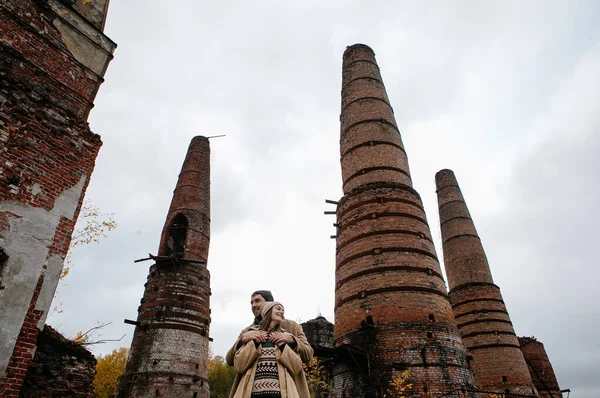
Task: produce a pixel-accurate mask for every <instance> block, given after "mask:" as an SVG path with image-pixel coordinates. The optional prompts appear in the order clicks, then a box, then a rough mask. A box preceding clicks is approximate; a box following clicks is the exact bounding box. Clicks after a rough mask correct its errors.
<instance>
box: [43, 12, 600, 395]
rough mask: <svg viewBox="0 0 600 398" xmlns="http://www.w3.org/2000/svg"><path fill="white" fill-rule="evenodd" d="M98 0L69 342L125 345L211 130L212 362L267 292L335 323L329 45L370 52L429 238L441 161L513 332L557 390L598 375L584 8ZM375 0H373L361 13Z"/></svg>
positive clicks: (580, 388) (57, 321) (335, 157)
mask: <svg viewBox="0 0 600 398" xmlns="http://www.w3.org/2000/svg"><path fill="white" fill-rule="evenodd" d="M252 3H253V2H247V1H218V2H215V1H210V2H208V1H191V0H190V1H187V0H186V1H184V0H178V1H176V2H166V1H149V0H144V1H142V0H136V1H133V0H127V1H124V0H113V1H112V2H111V5H110V11H109V15H108V20H107V24H106V29H105V32H106V34H107V35H108V36H109V37H111V38H112V39H113V40H114V41H115V42H117V43H118V45H119V47H118V48H117V51H116V53H115V59H114V60H113V61H112V63H111V64H110V66H109V68H108V72H107V74H106V82H105V83H104V84H103V85H102V87H101V88H100V92H99V94H98V96H97V98H96V101H95V103H96V107H95V108H94V110H93V111H92V113H91V117H90V124H91V128H92V130H93V131H94V132H96V133H98V134H100V135H101V136H102V140H103V141H104V146H103V148H102V150H101V151H100V155H99V156H98V159H97V163H96V170H95V172H94V174H93V176H92V180H91V184H90V187H89V189H88V192H87V197H88V198H90V199H91V200H92V201H93V203H95V204H96V205H98V206H99V207H100V208H101V209H102V210H103V211H104V212H109V213H115V218H116V220H117V221H118V223H119V226H118V228H117V229H116V230H115V231H113V232H112V233H111V234H110V236H109V237H108V238H107V239H105V240H104V241H103V242H102V243H101V244H100V245H92V246H87V247H82V248H80V249H77V251H76V252H75V253H74V263H73V266H72V270H71V274H70V275H69V276H68V278H67V281H66V282H67V285H66V286H61V287H60V288H59V291H58V297H57V302H62V303H63V309H64V313H62V314H58V315H57V314H55V315H53V316H52V317H51V318H50V323H51V324H52V325H55V326H57V327H58V328H59V330H61V331H62V332H63V333H65V334H66V335H68V336H69V335H74V334H75V333H76V332H77V331H78V330H87V329H89V328H90V327H93V326H94V325H96V323H97V322H112V325H111V326H110V327H107V328H105V329H104V330H103V332H102V338H115V337H119V336H121V335H122V334H126V336H125V338H124V339H123V340H122V341H121V342H118V343H114V344H104V345H99V346H95V347H94V348H93V350H94V352H95V353H96V354H104V353H106V352H109V351H111V350H112V349H114V348H117V347H119V346H129V344H130V341H131V337H132V334H133V326H130V325H125V324H123V319H124V318H128V319H136V316H137V307H138V305H139V300H140V298H141V297H142V294H143V289H144V286H143V285H144V283H145V280H146V277H147V273H148V267H149V263H148V262H145V263H136V264H134V263H133V261H134V260H135V259H138V258H142V257H146V255H147V254H148V253H149V252H150V253H153V254H155V253H156V252H157V247H158V242H159V237H160V232H161V229H162V226H163V223H164V221H165V217H166V214H167V210H168V207H169V203H170V200H171V197H172V191H173V188H174V186H175V183H176V181H177V175H178V173H179V170H180V168H181V164H182V162H183V159H184V155H185V152H186V150H187V147H188V144H189V142H190V139H191V138H192V137H193V136H195V135H205V136H212V135H220V134H226V135H227V137H225V138H219V139H214V140H211V148H212V158H211V167H212V173H211V178H212V185H211V191H212V214H211V217H212V224H211V228H212V233H211V245H210V255H209V261H208V264H209V265H208V267H209V270H210V272H211V278H212V281H211V287H212V292H213V294H212V297H211V307H212V323H211V333H210V334H211V336H212V337H213V338H214V343H213V351H214V353H215V354H220V355H223V354H224V353H225V352H226V350H227V348H228V347H229V346H230V345H231V344H232V343H233V341H234V340H235V338H236V337H237V334H238V332H239V330H240V329H242V328H243V327H244V326H246V325H247V324H249V322H250V321H251V318H252V316H251V312H250V306H249V295H250V293H251V292H252V291H254V290H256V289H271V290H272V291H273V293H274V295H275V297H276V298H277V299H278V300H280V301H282V302H283V303H284V305H285V307H286V316H287V317H288V318H290V319H294V320H300V321H307V320H309V319H311V318H314V317H315V316H317V315H318V314H319V313H321V314H323V315H324V316H325V317H326V318H327V319H329V320H330V321H333V302H334V264H335V242H334V240H332V239H330V238H329V236H330V235H333V234H334V233H335V229H334V227H333V226H332V223H333V222H334V221H335V220H334V216H325V215H323V211H324V210H334V208H333V206H332V205H327V204H325V199H332V200H337V199H339V198H340V197H341V195H342V192H341V171H340V163H339V113H340V89H341V63H342V53H343V51H344V49H345V48H346V46H347V45H351V44H354V43H357V42H360V43H365V44H368V45H369V46H371V47H372V48H373V50H374V51H375V53H376V56H377V61H378V63H379V66H380V68H381V73H382V76H383V79H384V82H385V85H386V88H387V91H388V94H389V97H390V100H391V103H392V105H393V107H394V110H395V115H396V119H397V122H398V126H400V130H401V132H402V138H403V140H404V143H405V146H406V149H407V152H408V157H409V162H410V168H411V171H412V175H413V180H414V185H415V188H416V189H417V190H418V191H419V193H420V194H421V196H422V198H423V200H424V202H425V206H426V210H427V215H428V219H429V223H430V225H431V227H432V229H433V231H432V232H433V234H434V236H435V237H436V240H437V248H438V253H439V257H440V258H442V253H441V248H440V245H439V220H438V215H437V202H436V197H435V183H434V175H435V173H436V172H437V171H438V170H440V169H442V168H451V169H453V170H454V171H455V173H456V177H457V179H458V181H459V184H460V186H461V189H462V191H463V194H464V196H465V199H466V201H467V205H468V206H469V209H470V211H471V214H472V216H473V219H474V221H475V225H476V227H477V229H478V231H479V234H480V237H481V239H482V241H483V244H484V247H485V249H486V252H487V255H488V259H489V261H490V266H491V268H492V273H493V277H494V281H495V283H496V284H498V285H499V286H500V288H501V289H502V294H503V296H504V299H505V302H506V305H507V308H508V311H509V313H510V316H511V318H512V321H513V324H514V327H515V330H516V332H517V334H518V335H528V336H531V335H533V336H535V337H537V338H538V339H539V340H540V341H542V342H543V343H544V345H545V347H546V351H547V353H548V355H549V356H550V360H551V361H552V364H553V366H554V369H555V371H556V374H557V376H558V381H559V383H560V386H561V388H571V389H572V390H573V392H572V394H571V397H574V398H580V397H581V398H586V397H588V398H591V397H596V396H598V391H600V378H599V377H597V376H598V368H599V365H600V344H598V339H597V336H598V330H599V329H600V300H599V299H598V297H597V293H598V283H599V282H600V281H599V279H600V270H599V269H600V264H598V259H599V257H600V244H599V241H598V228H599V227H598V223H599V221H600V217H599V216H600V210H599V207H598V205H597V201H598V200H597V198H598V194H599V193H600V157H599V156H598V153H599V152H600V116H599V114H598V109H599V106H600V89H599V88H600V87H599V86H600V82H599V77H598V71H599V70H600V3H599V2H598V1H547V0H546V1H539V2H535V1H495V2H492V1H485V2H475V1H464V2H450V1H444V2H442V1H439V2H427V4H429V5H428V6H427V5H425V4H424V3H425V2H408V1H407V2H400V1H394V2H392V1H389V2H373V1H343V2H342V1H311V0H304V1H297V2H290V1H263V2H261V5H260V6H257V5H256V4H252ZM375 4H376V6H374V5H375Z"/></svg>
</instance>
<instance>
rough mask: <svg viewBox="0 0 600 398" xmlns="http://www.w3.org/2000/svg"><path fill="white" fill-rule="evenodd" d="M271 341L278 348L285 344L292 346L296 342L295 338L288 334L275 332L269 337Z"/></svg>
mask: <svg viewBox="0 0 600 398" xmlns="http://www.w3.org/2000/svg"><path fill="white" fill-rule="evenodd" d="M269 341H270V342H271V343H273V344H275V345H276V346H280V345H282V344H284V343H287V344H291V343H293V342H294V337H293V335H292V334H291V333H288V332H273V333H271V334H270V335H269Z"/></svg>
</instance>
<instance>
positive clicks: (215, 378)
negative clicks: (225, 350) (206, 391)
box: [207, 355, 236, 398]
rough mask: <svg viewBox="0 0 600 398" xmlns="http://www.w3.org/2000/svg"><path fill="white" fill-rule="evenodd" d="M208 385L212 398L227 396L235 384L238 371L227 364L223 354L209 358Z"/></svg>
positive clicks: (224, 397) (225, 397)
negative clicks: (234, 380)
mask: <svg viewBox="0 0 600 398" xmlns="http://www.w3.org/2000/svg"><path fill="white" fill-rule="evenodd" d="M207 370H208V385H209V386H210V398H227V397H229V390H231V386H232V385H233V379H235V374H236V371H235V369H234V368H233V367H232V366H227V364H225V360H224V359H223V357H222V356H219V355H215V356H213V357H211V358H210V359H209V360H208V369H207Z"/></svg>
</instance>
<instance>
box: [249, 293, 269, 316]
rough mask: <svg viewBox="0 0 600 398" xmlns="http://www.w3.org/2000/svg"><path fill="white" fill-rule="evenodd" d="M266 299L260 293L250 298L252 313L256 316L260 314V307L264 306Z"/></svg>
mask: <svg viewBox="0 0 600 398" xmlns="http://www.w3.org/2000/svg"><path fill="white" fill-rule="evenodd" d="M265 301H266V300H265V298H264V297H263V296H261V295H260V294H255V295H254V296H252V297H251V298H250V305H251V306H252V313H253V314H254V316H258V315H260V307H262V305H263V304H264V303H265Z"/></svg>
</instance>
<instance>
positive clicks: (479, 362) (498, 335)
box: [435, 170, 537, 396]
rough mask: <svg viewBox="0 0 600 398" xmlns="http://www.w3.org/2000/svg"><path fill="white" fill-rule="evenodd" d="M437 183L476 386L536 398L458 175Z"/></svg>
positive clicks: (445, 174)
mask: <svg viewBox="0 0 600 398" xmlns="http://www.w3.org/2000/svg"><path fill="white" fill-rule="evenodd" d="M435 181H436V185H437V197H438V206H439V213H440V224H441V229H442V246H443V250H444V265H445V268H446V275H447V277H448V284H449V287H450V293H449V297H450V301H451V303H452V308H453V310H454V316H455V318H456V322H457V325H458V328H459V330H460V333H461V335H462V339H463V342H464V344H465V346H466V347H467V349H468V350H469V355H470V358H471V360H470V362H471V368H472V370H473V375H474V376H475V383H476V384H477V386H478V387H480V389H482V390H483V391H492V392H498V393H500V394H502V393H513V394H520V395H526V396H537V392H536V390H535V388H534V387H533V384H532V381H531V376H530V375H529V371H528V370H527V364H526V363H525V359H524V358H523V353H522V352H521V349H520V346H519V341H518V340H517V336H516V335H515V331H514V329H513V326H512V323H511V321H510V316H509V315H508V312H507V310H506V306H505V305H504V301H503V300H502V294H500V288H499V287H498V286H496V285H495V284H494V281H493V279H492V273H491V271H490V267H489V265H488V261H487V257H486V255H485V251H484V250H483V246H482V244H481V240H480V239H479V235H478V234H477V230H476V229H475V225H474V224H473V220H472V219H471V215H470V214H469V209H467V205H466V203H465V200H464V198H463V196H462V193H461V191H460V188H459V186H458V182H457V181H456V178H455V176H454V173H453V172H452V171H451V170H442V171H440V172H438V173H437V174H436V176H435Z"/></svg>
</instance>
